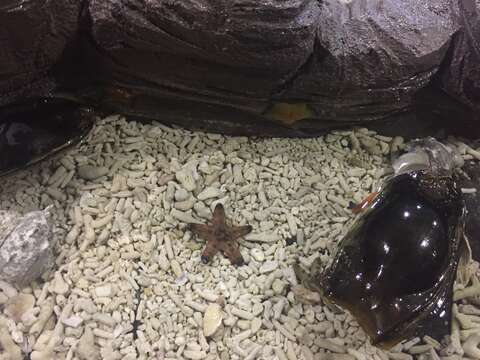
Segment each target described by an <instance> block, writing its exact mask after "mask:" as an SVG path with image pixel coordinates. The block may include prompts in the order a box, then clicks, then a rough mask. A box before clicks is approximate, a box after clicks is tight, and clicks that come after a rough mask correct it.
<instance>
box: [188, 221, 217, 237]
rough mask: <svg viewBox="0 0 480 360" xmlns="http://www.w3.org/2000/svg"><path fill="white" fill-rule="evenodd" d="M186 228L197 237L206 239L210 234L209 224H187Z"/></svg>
mask: <svg viewBox="0 0 480 360" xmlns="http://www.w3.org/2000/svg"><path fill="white" fill-rule="evenodd" d="M188 229H189V230H190V231H191V232H193V233H194V234H195V235H197V236H198V237H201V238H202V239H204V240H208V239H209V238H210V237H211V236H212V231H211V229H210V226H208V225H204V224H188Z"/></svg>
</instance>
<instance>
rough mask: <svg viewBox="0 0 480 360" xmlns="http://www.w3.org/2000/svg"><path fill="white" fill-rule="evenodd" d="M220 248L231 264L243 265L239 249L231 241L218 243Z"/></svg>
mask: <svg viewBox="0 0 480 360" xmlns="http://www.w3.org/2000/svg"><path fill="white" fill-rule="evenodd" d="M219 245H220V250H221V251H222V252H223V254H224V255H225V256H226V257H227V258H228V259H229V260H230V262H231V263H232V264H233V265H243V264H244V261H243V256H242V254H241V253H240V249H239V248H238V246H237V244H236V243H235V242H233V241H228V242H222V243H219Z"/></svg>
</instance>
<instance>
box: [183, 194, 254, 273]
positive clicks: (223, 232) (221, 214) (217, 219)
mask: <svg viewBox="0 0 480 360" xmlns="http://www.w3.org/2000/svg"><path fill="white" fill-rule="evenodd" d="M188 229H189V230H190V231H192V232H193V233H194V234H195V235H197V236H199V237H201V238H203V239H204V240H206V241H207V245H206V246H205V249H204V250H203V253H202V257H201V260H202V262H203V263H204V264H207V263H208V262H209V261H210V260H211V259H212V257H213V256H215V254H216V253H217V252H218V251H221V252H222V253H223V254H224V255H225V256H226V257H227V258H228V259H230V262H231V263H232V264H233V265H243V264H244V262H243V257H242V254H241V253H240V250H239V249H238V245H237V244H236V242H235V240H237V239H238V238H240V237H242V236H245V235H247V234H248V233H249V232H250V231H252V227H251V226H250V225H246V226H230V225H227V221H226V218H225V209H224V208H223V205H222V204H220V203H219V204H217V206H215V210H214V211H213V218H212V221H211V224H210V225H205V224H188Z"/></svg>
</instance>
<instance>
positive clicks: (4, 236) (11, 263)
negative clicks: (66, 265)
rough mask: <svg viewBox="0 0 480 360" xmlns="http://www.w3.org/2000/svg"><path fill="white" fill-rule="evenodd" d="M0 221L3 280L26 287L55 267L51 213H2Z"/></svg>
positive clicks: (0, 212) (0, 259)
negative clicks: (49, 216)
mask: <svg viewBox="0 0 480 360" xmlns="http://www.w3.org/2000/svg"><path fill="white" fill-rule="evenodd" d="M0 219H1V220H0V280H5V281H8V282H11V283H15V284H27V283H29V282H30V281H32V280H35V279H36V278H38V277H39V276H41V275H42V273H43V272H44V271H45V270H47V269H48V268H49V267H50V266H51V265H52V263H53V253H52V249H53V244H52V241H51V240H52V228H51V224H50V222H49V219H48V213H47V211H32V212H29V213H27V214H26V215H24V216H20V215H19V214H17V213H14V212H10V211H0Z"/></svg>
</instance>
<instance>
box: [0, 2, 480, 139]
mask: <svg viewBox="0 0 480 360" xmlns="http://www.w3.org/2000/svg"><path fill="white" fill-rule="evenodd" d="M19 4H20V1H19V0H10V1H9V4H8V5H3V7H0V22H1V23H2V24H3V23H5V24H6V26H4V27H3V28H2V29H1V30H0V45H1V46H2V47H3V48H4V50H3V51H4V52H5V53H6V56H3V57H2V60H0V61H1V62H0V75H3V77H2V78H3V79H6V80H2V81H0V105H1V104H6V103H9V102H11V101H13V100H18V99H21V97H22V96H23V95H25V94H29V95H32V94H39V93H40V94H43V95H45V93H48V91H45V89H48V90H50V89H51V88H52V86H53V85H52V84H51V83H49V82H48V81H47V80H46V79H48V77H46V76H45V75H46V72H47V70H49V69H51V70H52V71H53V72H52V73H53V74H55V80H56V81H57V82H60V84H61V85H62V86H61V89H62V91H64V90H65V89H68V90H69V91H73V92H75V94H76V95H78V96H80V97H82V98H83V99H86V100H88V101H89V102H94V103H95V104H97V105H99V106H106V107H108V108H109V109H115V110H118V111H121V112H123V113H126V114H130V115H138V116H141V117H148V118H157V119H161V120H162V121H166V122H176V123H179V124H182V125H187V126H190V127H196V128H207V129H209V130H216V131H220V132H224V133H237V134H239V133H243V134H246V135H259V134H260V135H263V134H270V135H286V134H290V135H312V134H314V133H315V131H314V130H317V131H318V130H322V129H326V128H331V127H342V126H350V125H353V124H359V123H368V126H369V127H374V126H379V124H382V123H383V122H385V120H391V121H400V123H402V124H405V123H406V122H407V121H409V123H407V125H406V126H398V127H396V128H395V129H396V131H398V129H400V131H405V130H408V129H412V126H411V125H410V124H416V123H419V122H425V121H426V122H428V121H429V122H431V123H439V122H441V121H442V120H445V121H447V122H450V123H451V121H450V119H451V118H452V117H455V118H457V120H458V119H461V120H465V121H466V122H467V123H470V124H477V123H478V121H480V115H478V111H477V113H475V110H478V109H479V106H480V105H479V104H480V99H479V94H480V91H479V84H480V70H479V69H478V66H476V64H478V61H479V60H480V59H479V56H480V50H479V47H478V43H479V41H480V31H479V7H480V6H479V4H478V3H476V2H475V0H439V1H435V2H434V1H429V2H426V3H425V2H419V1H416V0H384V1H380V2H379V1H370V0H362V1H339V0H332V1H316V0H285V1H279V0H266V1H261V2H254V1H251V0H233V1H227V0H216V1H212V0H186V1H171V0H155V1H147V0H105V1H102V0H83V1H82V0H76V1H75V0H70V1H67V2H44V1H42V0H30V1H29V2H28V4H29V6H23V7H22V8H20V7H19ZM27 19H32V20H31V24H32V25H30V26H29V27H28V31H25V32H22V33H21V34H19V35H17V33H15V32H13V31H12V29H13V27H15V28H18V27H19V26H20V27H27V26H26V22H27ZM77 19H80V21H77ZM79 23H80V24H81V26H80V29H81V30H79V32H78V34H79V36H78V38H75V39H74V40H75V41H73V40H72V39H73V38H74V36H73V34H74V33H75V29H76V28H78V27H79V25H78V24H79ZM30 29H32V31H30ZM13 33H15V35H11V34H13ZM69 40H70V44H71V45H72V46H70V47H69V48H68V51H65V52H64V54H63V56H60V54H61V53H62V51H63V50H64V49H65V48H66V47H65V44H66V43H68V41H69ZM32 44H33V46H32ZM53 64H56V65H58V66H55V67H53V68H52V65H53ZM27 84H28V86H29V88H28V89H27V88H26V86H27ZM39 87H40V88H41V89H43V90H42V91H38V89H39ZM36 89H37V90H36ZM440 90H441V91H440ZM445 94H448V96H447V95H445ZM444 97H446V99H444ZM399 119H400V120H399ZM457 122H458V121H456V122H455V123H457ZM474 128H478V126H477V127H476V126H472V129H474Z"/></svg>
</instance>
